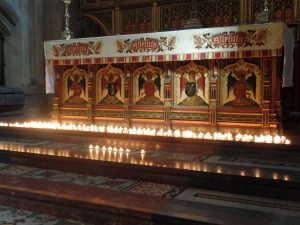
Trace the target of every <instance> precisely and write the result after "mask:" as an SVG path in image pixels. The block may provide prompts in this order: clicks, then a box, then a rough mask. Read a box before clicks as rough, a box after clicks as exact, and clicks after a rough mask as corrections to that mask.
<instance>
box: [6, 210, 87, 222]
mask: <svg viewBox="0 0 300 225" xmlns="http://www.w3.org/2000/svg"><path fill="white" fill-rule="evenodd" d="M85 224H86V223H81V222H77V221H73V220H67V219H61V218H57V217H53V216H49V215H46V214H38V213H35V212H32V211H28V210H22V209H16V208H11V207H6V206H2V205H0V225H85ZM86 225H87V224H86Z"/></svg>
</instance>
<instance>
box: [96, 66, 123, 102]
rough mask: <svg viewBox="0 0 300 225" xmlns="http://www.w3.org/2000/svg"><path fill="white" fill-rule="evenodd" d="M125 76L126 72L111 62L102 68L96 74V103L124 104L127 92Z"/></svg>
mask: <svg viewBox="0 0 300 225" xmlns="http://www.w3.org/2000/svg"><path fill="white" fill-rule="evenodd" d="M124 77H125V74H124V72H123V71H122V70H121V69H118V68H115V67H113V66H112V65H111V64H109V65H108V66H106V67H105V68H102V69H100V70H99V71H98V72H97V74H96V87H95V90H96V103H97V104H104V105H122V104H123V103H124V92H125V91H124V89H125V88H124Z"/></svg>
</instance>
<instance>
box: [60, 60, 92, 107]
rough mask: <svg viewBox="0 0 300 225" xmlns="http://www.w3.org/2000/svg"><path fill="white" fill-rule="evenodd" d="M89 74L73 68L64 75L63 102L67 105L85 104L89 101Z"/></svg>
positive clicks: (75, 67)
mask: <svg viewBox="0 0 300 225" xmlns="http://www.w3.org/2000/svg"><path fill="white" fill-rule="evenodd" d="M88 80H89V78H88V74H87V72H86V71H85V70H83V69H80V68H78V67H77V66H73V67H72V68H71V69H68V70H66V71H65V72H64V73H63V79H62V82H63V84H62V86H63V88H62V91H63V102H64V103H66V104H85V103H87V101H88Z"/></svg>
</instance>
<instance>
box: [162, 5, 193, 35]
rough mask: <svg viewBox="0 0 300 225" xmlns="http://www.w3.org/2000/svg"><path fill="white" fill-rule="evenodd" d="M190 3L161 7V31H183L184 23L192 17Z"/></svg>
mask: <svg viewBox="0 0 300 225" xmlns="http://www.w3.org/2000/svg"><path fill="white" fill-rule="evenodd" d="M190 11H191V8H190V3H183V4H173V5H164V6H161V10H160V15H161V20H160V29H161V31H167V30H179V29H183V27H184V23H185V22H186V21H187V20H188V19H189V18H190V17H191V15H190V14H191V13H190Z"/></svg>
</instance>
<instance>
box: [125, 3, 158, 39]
mask: <svg viewBox="0 0 300 225" xmlns="http://www.w3.org/2000/svg"><path fill="white" fill-rule="evenodd" d="M152 27H153V24H152V8H151V7H144V8H130V9H123V10H122V33H123V34H134V33H148V32H152V31H153V28H152Z"/></svg>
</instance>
